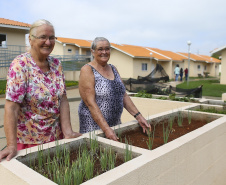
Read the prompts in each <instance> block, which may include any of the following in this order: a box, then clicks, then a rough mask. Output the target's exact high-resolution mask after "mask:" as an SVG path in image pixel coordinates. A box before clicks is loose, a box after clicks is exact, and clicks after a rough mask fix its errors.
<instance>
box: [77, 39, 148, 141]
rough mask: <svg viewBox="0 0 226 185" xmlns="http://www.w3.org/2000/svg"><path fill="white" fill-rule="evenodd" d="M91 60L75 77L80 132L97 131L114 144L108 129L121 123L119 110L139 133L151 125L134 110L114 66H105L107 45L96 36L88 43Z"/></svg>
mask: <svg viewBox="0 0 226 185" xmlns="http://www.w3.org/2000/svg"><path fill="white" fill-rule="evenodd" d="M91 52H92V56H93V60H92V61H91V62H89V63H88V64H86V65H84V66H83V67H82V68H81V73H80V78H79V93H80V95H81V98H82V100H81V103H80V105H79V109H78V113H79V124H80V133H86V132H91V131H93V130H99V129H101V130H102V131H103V132H104V134H105V136H106V137H107V138H109V139H111V140H115V141H117V140H118V138H117V136H116V134H115V132H114V130H113V129H112V128H111V127H113V126H116V125H119V124H121V114H122V111H123V107H124V108H125V109H126V110H127V111H128V112H129V113H130V114H131V115H132V116H134V118H135V119H136V120H137V121H138V123H139V124H140V126H141V127H142V128H143V132H147V130H151V126H150V125H149V124H148V123H147V121H146V119H145V118H144V117H143V116H142V114H141V113H140V112H139V111H138V109H137V108H136V106H135V105H134V104H133V102H132V100H131V99H130V97H129V96H128V95H127V93H126V89H125V86H124V85H123V82H122V80H121V78H120V75H119V73H118V71H117V69H116V67H115V66H113V65H111V64H108V61H109V58H110V54H111V45H110V42H109V41H108V40H107V39H106V38H104V37H97V38H95V39H94V41H93V42H92V44H91Z"/></svg>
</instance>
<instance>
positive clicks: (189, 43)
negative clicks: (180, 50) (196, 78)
mask: <svg viewBox="0 0 226 185" xmlns="http://www.w3.org/2000/svg"><path fill="white" fill-rule="evenodd" d="M187 44H188V79H187V86H188V85H189V73H190V69H189V68H190V53H191V51H190V46H191V41H188V42H187Z"/></svg>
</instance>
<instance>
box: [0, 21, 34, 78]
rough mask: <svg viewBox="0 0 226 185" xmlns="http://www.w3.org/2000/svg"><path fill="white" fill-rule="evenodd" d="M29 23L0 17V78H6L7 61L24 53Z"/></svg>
mask: <svg viewBox="0 0 226 185" xmlns="http://www.w3.org/2000/svg"><path fill="white" fill-rule="evenodd" d="M29 30H30V24H27V23H23V22H18V21H14V20H9V19H4V18H0V66H1V68H0V78H6V75H7V72H8V67H9V65H10V64H9V61H12V60H13V59H14V58H15V56H17V55H19V54H21V53H24V52H25V51H26V49H27V47H26V34H27V33H29Z"/></svg>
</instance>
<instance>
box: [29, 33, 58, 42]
mask: <svg viewBox="0 0 226 185" xmlns="http://www.w3.org/2000/svg"><path fill="white" fill-rule="evenodd" d="M32 37H34V38H35V39H39V40H41V41H43V42H45V41H47V40H48V39H49V41H50V42H53V41H55V39H57V37H55V36H50V37H47V36H46V35H42V36H40V37H37V36H34V35H32Z"/></svg>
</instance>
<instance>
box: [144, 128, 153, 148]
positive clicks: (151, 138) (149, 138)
mask: <svg viewBox="0 0 226 185" xmlns="http://www.w3.org/2000/svg"><path fill="white" fill-rule="evenodd" d="M147 134H148V142H146V143H147V145H148V149H149V150H152V148H153V144H154V138H155V125H154V130H153V131H149V130H147Z"/></svg>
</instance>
